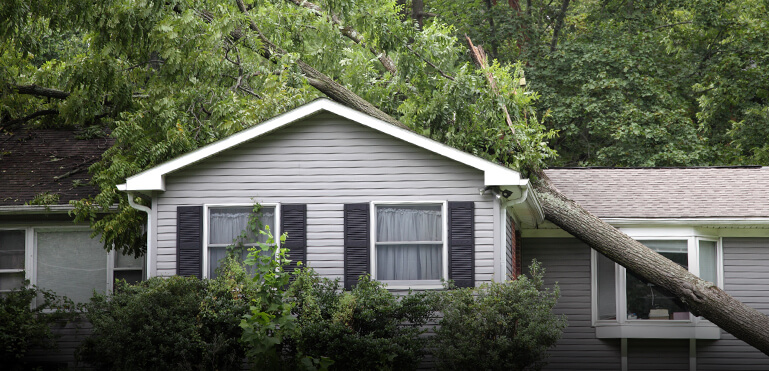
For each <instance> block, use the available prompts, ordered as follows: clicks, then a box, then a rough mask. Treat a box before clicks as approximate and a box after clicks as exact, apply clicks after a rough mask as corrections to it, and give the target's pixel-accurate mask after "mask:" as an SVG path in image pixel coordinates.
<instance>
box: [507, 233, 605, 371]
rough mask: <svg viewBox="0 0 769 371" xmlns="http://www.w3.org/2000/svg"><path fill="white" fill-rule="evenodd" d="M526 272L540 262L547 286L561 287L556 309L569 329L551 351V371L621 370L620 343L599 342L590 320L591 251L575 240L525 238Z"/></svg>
mask: <svg viewBox="0 0 769 371" xmlns="http://www.w3.org/2000/svg"><path fill="white" fill-rule="evenodd" d="M522 247H523V249H522V255H523V256H522V258H523V265H524V267H525V268H524V270H526V272H527V274H528V269H527V268H526V267H528V266H529V264H531V260H532V259H537V261H538V262H540V263H541V264H542V266H543V267H544V268H545V284H546V285H547V286H548V287H551V286H552V285H553V284H554V283H556V282H557V283H558V286H559V287H560V290H561V297H560V298H559V299H558V304H556V306H555V308H554V312H555V313H556V314H564V315H566V317H567V319H568V327H567V328H566V329H565V330H564V333H563V337H562V338H561V340H559V341H558V343H557V344H556V346H555V347H554V348H553V349H551V350H550V351H549V355H550V357H549V358H548V361H549V364H548V365H547V366H546V368H545V369H547V370H619V369H620V341H619V339H597V338H596V337H595V329H594V328H593V327H592V326H591V319H590V248H589V247H587V246H586V245H584V244H582V243H581V242H579V241H577V240H576V239H573V238H524V239H523V241H522Z"/></svg>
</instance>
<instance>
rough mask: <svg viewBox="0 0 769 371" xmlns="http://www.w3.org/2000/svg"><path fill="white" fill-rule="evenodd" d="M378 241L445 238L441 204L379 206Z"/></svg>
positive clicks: (437, 240) (435, 239) (377, 221)
mask: <svg viewBox="0 0 769 371" xmlns="http://www.w3.org/2000/svg"><path fill="white" fill-rule="evenodd" d="M376 225H377V231H376V236H377V242H385V241H386V242H392V241H436V242H440V241H442V240H443V218H442V217H441V205H429V206H428V205H416V206H390V205H387V206H378V207H377V215H376Z"/></svg>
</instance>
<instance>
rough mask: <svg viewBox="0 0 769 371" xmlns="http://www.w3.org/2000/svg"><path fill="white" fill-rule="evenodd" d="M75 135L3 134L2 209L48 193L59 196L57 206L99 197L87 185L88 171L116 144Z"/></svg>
mask: <svg viewBox="0 0 769 371" xmlns="http://www.w3.org/2000/svg"><path fill="white" fill-rule="evenodd" d="M76 135H77V133H76V132H74V131H69V130H51V129H36V130H18V131H15V132H14V133H0V206H7V205H23V204H24V203H26V202H29V201H31V200H33V199H34V198H35V196H37V195H40V194H42V193H45V192H48V193H50V194H56V195H58V197H59V199H58V201H57V202H56V204H67V203H69V201H70V200H79V199H82V198H85V197H88V196H91V195H95V194H96V193H98V191H97V189H96V188H95V187H93V186H91V185H89V184H88V183H89V181H90V179H91V177H90V175H89V174H88V167H89V166H91V165H92V164H93V163H95V162H96V161H98V160H99V159H100V158H101V155H102V153H103V152H104V151H105V150H106V149H107V148H109V147H110V146H111V145H112V143H113V141H112V139H109V138H94V139H78V138H77V137H76Z"/></svg>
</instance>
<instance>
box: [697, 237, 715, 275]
mask: <svg viewBox="0 0 769 371" xmlns="http://www.w3.org/2000/svg"><path fill="white" fill-rule="evenodd" d="M716 259H717V254H716V241H700V278H702V279H703V280H705V281H709V282H713V283H717V282H716V281H717V280H718V276H717V273H716V272H717V271H716V269H717V268H716Z"/></svg>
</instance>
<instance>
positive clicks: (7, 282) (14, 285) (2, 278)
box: [0, 272, 24, 291]
mask: <svg viewBox="0 0 769 371" xmlns="http://www.w3.org/2000/svg"><path fill="white" fill-rule="evenodd" d="M22 283H24V272H18V273H0V291H10V290H13V289H18V288H21V285H22Z"/></svg>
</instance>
